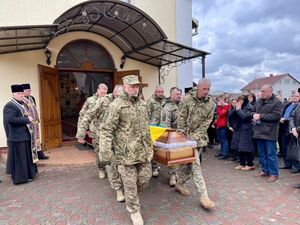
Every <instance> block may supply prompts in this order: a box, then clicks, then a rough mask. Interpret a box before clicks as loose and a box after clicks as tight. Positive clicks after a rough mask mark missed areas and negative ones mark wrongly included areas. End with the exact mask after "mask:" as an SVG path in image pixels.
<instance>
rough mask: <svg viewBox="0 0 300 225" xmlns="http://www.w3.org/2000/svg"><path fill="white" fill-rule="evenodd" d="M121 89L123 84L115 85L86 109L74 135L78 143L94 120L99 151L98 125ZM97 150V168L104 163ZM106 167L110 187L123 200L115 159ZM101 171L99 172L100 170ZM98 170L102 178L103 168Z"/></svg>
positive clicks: (121, 185) (82, 141)
mask: <svg viewBox="0 0 300 225" xmlns="http://www.w3.org/2000/svg"><path fill="white" fill-rule="evenodd" d="M122 91H123V85H116V86H115V88H114V90H113V93H111V94H108V95H106V96H105V97H103V98H98V99H97V101H96V103H95V106H94V107H91V108H89V109H88V111H87V112H86V114H85V115H84V116H83V118H82V120H81V123H80V124H79V126H78V128H77V134H76V137H77V138H78V142H79V143H84V137H85V131H86V130H87V129H88V127H89V124H90V123H91V121H94V130H95V136H96V138H95V140H94V141H95V143H96V145H97V147H96V149H98V152H99V147H98V146H99V130H100V126H101V124H102V123H103V120H104V117H105V116H106V114H107V113H108V112H107V108H108V106H109V105H110V103H111V102H112V101H113V100H114V99H116V98H117V97H118V96H119V95H120V93H121V92H122ZM98 152H97V155H96V161H97V165H98V168H101V169H102V168H103V167H105V164H104V165H102V164H101V162H100V161H99V154H98ZM106 169H107V176H108V179H109V182H110V184H111V187H112V188H113V189H114V190H115V191H116V193H117V201H119V202H123V201H124V200H125V198H124V194H123V184H122V181H121V177H120V174H119V173H118V170H117V165H116V163H115V160H113V159H112V161H111V162H110V165H109V166H108V167H106ZM100 171H101V172H100ZM100 171H99V177H100V178H102V177H101V176H100V175H101V173H102V171H103V170H100Z"/></svg>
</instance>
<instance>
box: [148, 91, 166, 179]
mask: <svg viewBox="0 0 300 225" xmlns="http://www.w3.org/2000/svg"><path fill="white" fill-rule="evenodd" d="M165 103H166V97H165V96H164V89H163V87H161V86H156V87H155V91H154V94H153V95H152V96H151V97H150V98H149V99H148V100H147V108H148V115H149V120H150V124H153V125H159V124H160V118H161V110H162V108H163V106H164V104H165ZM158 170H159V168H158V165H157V163H156V162H155V161H152V174H153V176H154V177H157V176H158V175H159V172H158Z"/></svg>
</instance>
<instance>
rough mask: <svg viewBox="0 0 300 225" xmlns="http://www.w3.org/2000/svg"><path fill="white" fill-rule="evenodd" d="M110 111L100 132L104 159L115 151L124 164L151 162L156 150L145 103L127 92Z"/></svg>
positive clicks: (112, 104) (119, 162)
mask: <svg viewBox="0 0 300 225" xmlns="http://www.w3.org/2000/svg"><path fill="white" fill-rule="evenodd" d="M107 112H108V114H107V117H106V118H105V121H104V122H103V124H102V125H101V129H100V135H99V136H100V137H99V149H100V151H99V159H100V161H101V162H109V161H110V160H111V159H112V157H113V154H114V157H115V159H116V162H117V164H121V165H134V164H137V163H142V162H150V160H151V159H152V157H153V149H152V143H151V138H150V133H149V127H148V115H147V106H146V104H145V102H142V101H141V100H140V99H139V98H130V97H129V96H128V95H127V93H126V92H125V91H123V92H122V94H121V95H120V96H119V97H118V98H116V99H115V100H114V101H113V102H112V103H111V104H110V105H109V107H108V110H107ZM113 142H114V143H113ZM112 147H114V148H112Z"/></svg>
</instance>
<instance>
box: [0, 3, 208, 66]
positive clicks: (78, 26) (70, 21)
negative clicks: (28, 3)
mask: <svg viewBox="0 0 300 225" xmlns="http://www.w3.org/2000/svg"><path fill="white" fill-rule="evenodd" d="M73 31H85V32H91V33H95V34H98V35H101V36H103V37H105V38H107V39H109V40H110V41H112V42H113V43H114V44H116V45H117V46H118V47H119V48H120V49H121V50H122V51H123V53H124V57H128V58H132V59H135V60H138V61H141V62H144V63H148V64H151V65H153V66H158V67H161V66H164V65H168V64H173V63H177V62H180V61H185V60H189V59H192V58H196V57H205V55H207V54H209V53H207V52H204V51H201V50H197V49H194V48H190V47H187V46H184V45H181V44H178V43H174V42H171V41H167V36H166V34H165V33H164V32H163V31H162V29H161V28H160V27H159V26H158V24H157V23H156V22H155V21H154V20H153V19H152V18H151V17H150V16H148V15H147V14H146V13H145V12H143V11H142V10H140V9H138V8H137V7H135V6H133V5H131V4H128V3H126V2H122V1H116V0H92V1H87V2H83V3H80V4H78V5H76V6H74V7H72V8H71V9H69V10H67V11H66V12H65V13H63V14H62V15H61V16H59V17H58V18H57V19H56V20H55V21H54V24H53V25H45V26H21V27H20V26H18V27H0V54H2V53H9V52H16V51H25V50H34V49H41V48H45V47H46V46H47V44H48V43H49V41H50V40H51V39H53V38H55V37H57V36H59V35H62V34H64V33H67V32H73Z"/></svg>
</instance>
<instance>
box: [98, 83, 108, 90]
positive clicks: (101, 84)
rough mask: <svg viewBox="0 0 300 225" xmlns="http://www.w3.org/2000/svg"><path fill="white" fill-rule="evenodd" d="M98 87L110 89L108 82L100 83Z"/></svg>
mask: <svg viewBox="0 0 300 225" xmlns="http://www.w3.org/2000/svg"><path fill="white" fill-rule="evenodd" d="M98 88H99V89H106V90H107V89H108V87H107V85H106V84H104V83H100V84H99V85H98Z"/></svg>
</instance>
